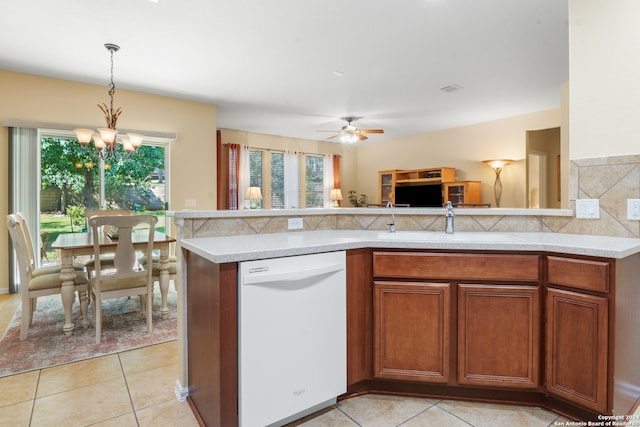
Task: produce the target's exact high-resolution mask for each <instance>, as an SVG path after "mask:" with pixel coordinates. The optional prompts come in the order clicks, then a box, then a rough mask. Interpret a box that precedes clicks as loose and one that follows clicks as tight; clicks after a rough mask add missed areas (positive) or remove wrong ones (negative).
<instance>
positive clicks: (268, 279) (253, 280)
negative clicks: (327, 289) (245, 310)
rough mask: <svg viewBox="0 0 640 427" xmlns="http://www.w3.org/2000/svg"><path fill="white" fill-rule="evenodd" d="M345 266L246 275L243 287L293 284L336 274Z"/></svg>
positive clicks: (333, 265) (335, 265) (243, 277)
mask: <svg viewBox="0 0 640 427" xmlns="http://www.w3.org/2000/svg"><path fill="white" fill-rule="evenodd" d="M344 268H345V267H344V264H330V265H323V266H322V267H311V268H304V269H299V270H287V271H282V272H260V273H259V274H256V275H253V276H252V275H249V274H244V275H243V276H242V284H243V285H261V284H266V283H273V282H293V281H296V280H304V279H310V278H312V277H316V276H322V275H325V274H330V273H335V272H337V271H341V270H344Z"/></svg>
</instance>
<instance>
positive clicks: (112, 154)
mask: <svg viewBox="0 0 640 427" xmlns="http://www.w3.org/2000/svg"><path fill="white" fill-rule="evenodd" d="M104 47H105V48H107V50H108V51H109V53H110V54H111V80H110V83H109V92H108V93H109V98H110V104H109V105H107V104H105V103H103V104H98V108H99V109H100V110H101V111H102V113H103V114H104V117H105V121H106V123H107V127H105V128H98V130H97V132H96V131H95V130H93V129H84V128H78V129H74V130H73V131H74V132H75V134H76V137H77V138H78V142H79V143H80V144H81V145H82V146H83V147H85V148H86V147H87V146H88V145H89V143H90V142H91V140H92V139H93V145H94V147H95V148H96V150H97V151H98V155H99V156H100V158H102V159H103V160H107V159H120V158H129V157H131V155H132V154H133V153H135V152H136V151H137V150H138V148H139V147H140V146H141V145H142V142H143V141H144V135H140V134H137V133H127V134H126V135H122V134H118V130H117V123H118V118H119V117H120V114H122V108H120V107H117V108H114V106H113V97H114V95H115V93H116V85H115V83H114V82H113V54H114V53H115V52H117V51H118V50H120V46H118V45H115V44H112V43H105V45H104ZM118 144H121V145H122V148H123V149H124V152H125V154H124V155H121V154H119V153H118Z"/></svg>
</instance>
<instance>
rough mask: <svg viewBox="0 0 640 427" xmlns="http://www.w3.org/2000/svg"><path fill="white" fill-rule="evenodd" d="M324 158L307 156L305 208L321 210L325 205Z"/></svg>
mask: <svg viewBox="0 0 640 427" xmlns="http://www.w3.org/2000/svg"><path fill="white" fill-rule="evenodd" d="M323 178H324V159H323V156H316V155H311V154H307V155H306V156H305V184H306V185H305V207H307V208H321V207H323V205H324V184H323Z"/></svg>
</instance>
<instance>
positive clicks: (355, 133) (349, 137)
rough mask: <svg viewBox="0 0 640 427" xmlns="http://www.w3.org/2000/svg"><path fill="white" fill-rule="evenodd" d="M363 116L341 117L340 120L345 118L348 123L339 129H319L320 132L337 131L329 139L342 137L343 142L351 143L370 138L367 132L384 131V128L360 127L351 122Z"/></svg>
mask: <svg viewBox="0 0 640 427" xmlns="http://www.w3.org/2000/svg"><path fill="white" fill-rule="evenodd" d="M361 118H362V117H354V116H347V117H340V120H345V121H346V122H347V124H346V125H344V126H342V129H340V130H339V131H334V130H319V131H318V132H337V133H336V134H335V135H333V136H330V137H329V138H327V139H333V138H337V137H340V141H341V142H346V143H351V144H352V143H354V142H358V141H365V140H367V139H369V138H368V137H367V136H365V135H364V134H365V133H384V130H382V129H358V128H357V127H356V126H354V125H352V124H351V122H355V121H356V120H359V119H361Z"/></svg>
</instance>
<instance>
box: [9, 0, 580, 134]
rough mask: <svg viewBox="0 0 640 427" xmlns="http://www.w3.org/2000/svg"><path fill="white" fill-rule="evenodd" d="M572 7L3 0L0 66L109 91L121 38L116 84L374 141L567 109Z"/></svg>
mask: <svg viewBox="0 0 640 427" xmlns="http://www.w3.org/2000/svg"><path fill="white" fill-rule="evenodd" d="M567 9H568V5H567V1H566V0H564V1H563V0H517V1H514V0H398V1H388V0H387V1H384V0H375V1H374V0H273V1H264V0H188V1H185V0H182V1H179V0H158V1H157V2H152V1H149V0H109V1H107V0H57V1H51V0H29V1H25V0H0V68H1V69H6V70H11V71H18V72H25V73H30V74H37V75H43V76H50V77H56V78H63V79H68V80H74V81H79V82H86V83H93V84H98V85H105V87H106V84H107V82H108V78H109V54H108V52H107V51H106V49H105V48H104V47H103V44H104V43H107V42H109V43H115V44H118V45H120V46H121V50H120V51H119V52H118V53H116V54H115V66H114V74H115V81H116V85H117V87H118V88H124V89H131V90H136V91H141V92H147V93H152V94H160V95H167V96H172V97H176V98H183V99H188V100H196V101H202V102H207V103H213V104H216V105H217V106H218V114H217V116H218V117H217V118H218V123H217V125H218V127H220V128H229V129H238V130H245V131H251V132H258V133H265V134H273V135H283V136H291V137H297V138H305V139H314V140H320V139H322V138H325V137H327V136H330V135H331V134H329V133H318V132H317V130H333V129H335V130H338V129H340V127H341V126H342V125H344V124H345V123H344V122H342V121H340V119H339V118H340V117H343V116H346V115H354V116H361V117H363V118H362V119H361V120H360V121H358V122H357V123H356V125H358V126H359V127H362V128H383V129H384V130H385V133H384V134H383V135H370V139H369V141H370V142H377V141H383V140H387V139H393V138H398V137H402V136H407V135H415V134H420V133H425V132H430V131H434V130H438V129H446V128H451V127H457V126H461V125H466V124H473V123H479V122H484V121H488V120H493V119H498V118H503V117H509V116H514V115H518V114H524V113H530V112H535V111H541V110H546V109H550V108H557V107H559V106H560V85H561V84H562V83H564V82H566V81H568V79H569V59H568V53H569V52H568V43H569V41H568V10H567ZM448 85H458V86H460V87H462V89H461V90H459V91H457V92H452V93H447V92H445V91H442V90H441V88H442V87H444V86H448ZM105 92H106V89H105ZM105 97H106V96H105ZM97 101H101V100H97ZM116 104H117V92H116ZM96 114H100V113H99V112H98V111H97V112H96ZM125 114H126V108H125Z"/></svg>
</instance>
